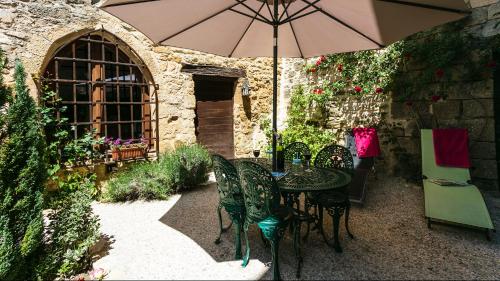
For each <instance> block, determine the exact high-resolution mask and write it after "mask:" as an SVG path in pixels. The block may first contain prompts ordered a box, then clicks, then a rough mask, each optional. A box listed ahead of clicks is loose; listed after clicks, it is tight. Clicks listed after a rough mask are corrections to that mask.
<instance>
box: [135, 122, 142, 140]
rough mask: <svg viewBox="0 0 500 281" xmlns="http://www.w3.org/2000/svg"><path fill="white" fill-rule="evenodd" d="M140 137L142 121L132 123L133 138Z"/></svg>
mask: <svg viewBox="0 0 500 281" xmlns="http://www.w3.org/2000/svg"><path fill="white" fill-rule="evenodd" d="M141 137H142V123H134V139H140V138H141Z"/></svg>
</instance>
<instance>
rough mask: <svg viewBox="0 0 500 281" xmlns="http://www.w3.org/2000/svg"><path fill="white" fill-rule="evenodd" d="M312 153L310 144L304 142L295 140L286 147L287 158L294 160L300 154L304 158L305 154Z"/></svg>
mask: <svg viewBox="0 0 500 281" xmlns="http://www.w3.org/2000/svg"><path fill="white" fill-rule="evenodd" d="M307 153H309V154H311V150H310V149H309V146H307V144H305V143H303V142H293V143H291V144H289V145H288V146H287V147H286V148H285V160H287V161H290V162H291V161H293V159H294V158H295V157H296V156H297V155H298V156H299V157H300V159H301V160H304V159H303V158H304V154H307Z"/></svg>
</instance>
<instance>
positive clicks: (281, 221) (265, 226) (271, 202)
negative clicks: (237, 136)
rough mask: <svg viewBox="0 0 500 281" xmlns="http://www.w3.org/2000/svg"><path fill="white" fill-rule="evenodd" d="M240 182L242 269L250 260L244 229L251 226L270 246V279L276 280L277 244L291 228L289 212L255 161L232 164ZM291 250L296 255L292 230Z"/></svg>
mask: <svg viewBox="0 0 500 281" xmlns="http://www.w3.org/2000/svg"><path fill="white" fill-rule="evenodd" d="M236 167H237V169H238V174H239V176H240V183H241V187H242V189H243V197H244V200H245V208H246V217H245V223H244V224H243V230H244V233H245V240H246V253H245V256H244V258H243V266H247V264H248V262H249V258H250V245H249V240H248V228H249V226H250V225H252V224H257V226H258V227H259V228H260V229H261V230H262V232H263V234H264V236H265V238H266V239H267V240H268V241H269V243H270V244H271V253H272V268H273V269H272V270H273V279H274V280H279V279H281V277H280V270H279V260H278V249H279V242H280V240H281V238H282V237H283V235H284V233H285V230H286V228H287V227H289V226H292V227H293V228H294V229H295V225H296V223H295V220H294V213H293V209H291V208H289V207H286V206H282V205H281V204H280V201H281V195H280V190H279V187H278V185H277V183H276V181H275V179H274V177H273V176H272V174H271V173H270V172H269V171H268V170H266V169H265V168H264V167H262V166H260V165H259V164H257V163H255V162H250V161H239V162H237V163H236ZM294 248H295V249H294V250H295V254H296V255H298V244H297V235H296V232H295V231H294Z"/></svg>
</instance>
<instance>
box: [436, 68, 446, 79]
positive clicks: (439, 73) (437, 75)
mask: <svg viewBox="0 0 500 281" xmlns="http://www.w3.org/2000/svg"><path fill="white" fill-rule="evenodd" d="M443 76H444V70H442V69H441V68H438V69H437V70H436V77H437V78H443Z"/></svg>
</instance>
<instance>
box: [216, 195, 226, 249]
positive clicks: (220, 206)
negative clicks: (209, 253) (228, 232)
mask: <svg viewBox="0 0 500 281" xmlns="http://www.w3.org/2000/svg"><path fill="white" fill-rule="evenodd" d="M221 210H222V205H221V204H219V206H217V217H218V218H219V236H217V239H215V244H219V243H220V237H221V235H222V232H224V229H223V228H222V214H221Z"/></svg>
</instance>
